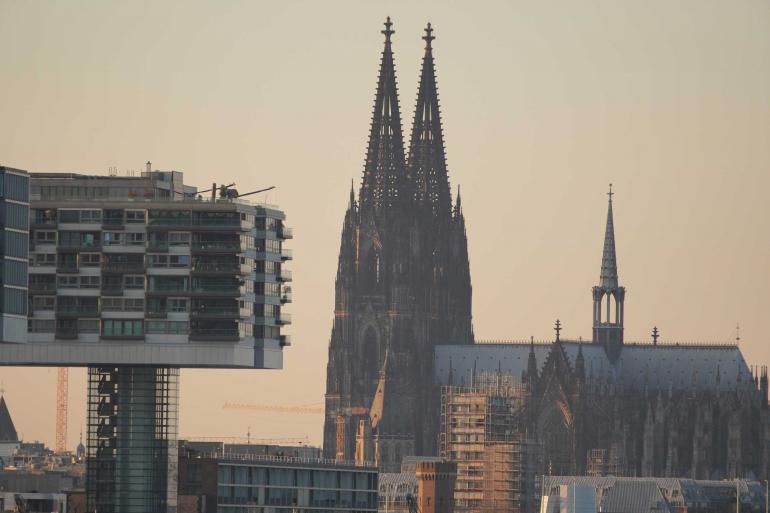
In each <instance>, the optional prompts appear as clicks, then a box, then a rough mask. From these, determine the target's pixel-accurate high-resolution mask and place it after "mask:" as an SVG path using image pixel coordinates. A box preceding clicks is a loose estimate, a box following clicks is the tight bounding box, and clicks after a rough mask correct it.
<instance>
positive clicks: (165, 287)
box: [147, 284, 188, 295]
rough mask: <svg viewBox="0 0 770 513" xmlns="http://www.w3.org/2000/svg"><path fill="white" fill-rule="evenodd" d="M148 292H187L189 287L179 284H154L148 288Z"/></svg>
mask: <svg viewBox="0 0 770 513" xmlns="http://www.w3.org/2000/svg"><path fill="white" fill-rule="evenodd" d="M147 293H148V294H172V295H173V294H183V295H184V294H187V293H188V290H187V287H185V286H183V285H179V284H160V285H157V284H156V285H153V286H152V287H149V288H148V289H147Z"/></svg>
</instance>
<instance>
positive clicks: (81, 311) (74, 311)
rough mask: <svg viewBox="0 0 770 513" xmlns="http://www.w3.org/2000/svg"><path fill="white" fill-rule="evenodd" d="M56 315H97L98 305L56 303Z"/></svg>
mask: <svg viewBox="0 0 770 513" xmlns="http://www.w3.org/2000/svg"><path fill="white" fill-rule="evenodd" d="M56 316H57V317H99V307H97V306H96V305H94V306H82V305H75V306H70V305H57V306H56Z"/></svg>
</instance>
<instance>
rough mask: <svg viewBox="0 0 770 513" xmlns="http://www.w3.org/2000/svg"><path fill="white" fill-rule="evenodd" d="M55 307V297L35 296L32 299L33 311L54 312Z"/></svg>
mask: <svg viewBox="0 0 770 513" xmlns="http://www.w3.org/2000/svg"><path fill="white" fill-rule="evenodd" d="M55 306H56V298H55V297H54V296H33V297H32V309H33V310H53V309H54V307H55Z"/></svg>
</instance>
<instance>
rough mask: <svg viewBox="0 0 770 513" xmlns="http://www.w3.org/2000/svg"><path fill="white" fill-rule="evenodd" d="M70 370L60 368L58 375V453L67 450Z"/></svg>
mask: <svg viewBox="0 0 770 513" xmlns="http://www.w3.org/2000/svg"><path fill="white" fill-rule="evenodd" d="M68 388H69V369H68V368H67V367H59V368H58V370H57V373H56V446H55V448H56V452H64V451H66V450H67V399H68V397H67V396H68V392H69V390H68Z"/></svg>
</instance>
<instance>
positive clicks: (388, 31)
mask: <svg viewBox="0 0 770 513" xmlns="http://www.w3.org/2000/svg"><path fill="white" fill-rule="evenodd" d="M392 26H393V22H392V21H390V16H388V18H387V19H386V20H385V30H383V31H382V33H383V34H385V42H386V43H390V36H392V35H393V34H395V33H396V31H395V30H393V29H392V28H390V27H392Z"/></svg>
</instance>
